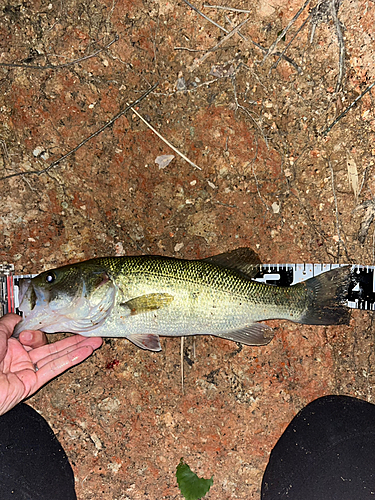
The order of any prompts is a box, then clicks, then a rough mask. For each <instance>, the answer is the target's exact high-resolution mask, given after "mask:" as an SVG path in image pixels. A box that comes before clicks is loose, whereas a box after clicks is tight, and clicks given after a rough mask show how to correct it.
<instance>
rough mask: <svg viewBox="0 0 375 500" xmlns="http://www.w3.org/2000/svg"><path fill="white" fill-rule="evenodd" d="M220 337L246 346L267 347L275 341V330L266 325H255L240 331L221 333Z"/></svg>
mask: <svg viewBox="0 0 375 500" xmlns="http://www.w3.org/2000/svg"><path fill="white" fill-rule="evenodd" d="M218 337H221V338H223V339H228V340H233V341H234V342H240V343H241V344H245V345H266V344H268V343H269V342H271V340H272V339H273V330H272V328H270V327H269V326H268V325H265V324H264V323H253V324H252V325H249V326H246V327H245V328H241V329H240V330H232V331H231V332H225V333H221V334H220V335H218Z"/></svg>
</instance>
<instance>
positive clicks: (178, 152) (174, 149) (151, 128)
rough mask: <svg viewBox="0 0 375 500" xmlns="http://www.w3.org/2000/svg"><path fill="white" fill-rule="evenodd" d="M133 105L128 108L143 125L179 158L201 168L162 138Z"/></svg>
mask: <svg viewBox="0 0 375 500" xmlns="http://www.w3.org/2000/svg"><path fill="white" fill-rule="evenodd" d="M133 106H134V104H132V105H131V106H129V107H130V109H131V110H132V111H133V112H134V113H135V114H136V115H137V116H138V118H140V119H141V120H142V121H143V123H144V124H145V125H147V127H148V128H149V129H150V130H152V131H153V132H154V134H156V135H157V136H158V137H159V139H161V140H162V141H163V142H165V144H166V145H167V146H169V147H170V148H171V149H173V151H174V152H175V153H177V154H178V155H180V156H181V158H183V159H184V160H185V161H187V162H188V163H189V164H190V165H191V166H192V167H194V168H197V169H198V170H202V169H201V168H200V167H198V165H196V164H195V163H193V162H192V161H190V160H189V158H187V157H186V156H185V155H184V154H182V153H181V152H180V151H179V150H178V149H177V148H175V147H174V146H172V144H171V143H170V142H169V141H167V139H165V138H164V137H163V136H162V135H161V134H159V132H158V131H157V130H155V129H154V127H153V126H152V125H150V124H149V123H148V121H146V120H145V119H144V118H143V116H141V115H140V114H139V113H138V111H136V110H135V109H134V108H133Z"/></svg>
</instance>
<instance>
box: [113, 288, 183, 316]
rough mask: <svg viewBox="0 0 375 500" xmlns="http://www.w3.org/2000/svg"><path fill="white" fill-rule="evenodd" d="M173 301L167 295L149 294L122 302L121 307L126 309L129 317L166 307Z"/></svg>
mask: <svg viewBox="0 0 375 500" xmlns="http://www.w3.org/2000/svg"><path fill="white" fill-rule="evenodd" d="M173 299H174V297H173V295H170V294H169V293H149V294H147V295H140V296H139V297H135V298H134V299H130V300H128V301H127V302H123V303H122V304H121V306H124V307H128V308H129V309H130V315H131V316H134V315H135V314H140V313H145V312H148V311H155V310H156V309H161V308H162V307H166V306H167V305H168V304H170V303H171V302H172V301H173Z"/></svg>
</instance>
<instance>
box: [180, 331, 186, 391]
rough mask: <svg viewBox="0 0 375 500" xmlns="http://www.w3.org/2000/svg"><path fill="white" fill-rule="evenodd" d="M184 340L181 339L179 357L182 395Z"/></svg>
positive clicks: (183, 338)
mask: <svg viewBox="0 0 375 500" xmlns="http://www.w3.org/2000/svg"><path fill="white" fill-rule="evenodd" d="M184 340H185V337H181V350H180V356H181V389H182V394H184Z"/></svg>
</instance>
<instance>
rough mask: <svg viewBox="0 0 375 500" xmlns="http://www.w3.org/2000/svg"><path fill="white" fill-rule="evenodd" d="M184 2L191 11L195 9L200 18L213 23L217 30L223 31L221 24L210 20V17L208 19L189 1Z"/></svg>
mask: <svg viewBox="0 0 375 500" xmlns="http://www.w3.org/2000/svg"><path fill="white" fill-rule="evenodd" d="M184 2H185V3H186V5H188V6H189V7H190V8H191V9H193V10H194V11H195V12H196V13H197V14H199V15H200V16H202V17H203V18H204V19H206V21H208V22H210V23H212V24H213V25H214V26H216V27H217V28H219V29H220V30H221V29H223V28H222V27H221V26H220V24H217V23H215V21H213V20H212V19H210V18H209V17H207V16H206V15H205V14H203V12H201V11H200V10H199V9H197V8H196V7H194V5H193V4H191V3H190V2H189V1H188V0H184Z"/></svg>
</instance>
